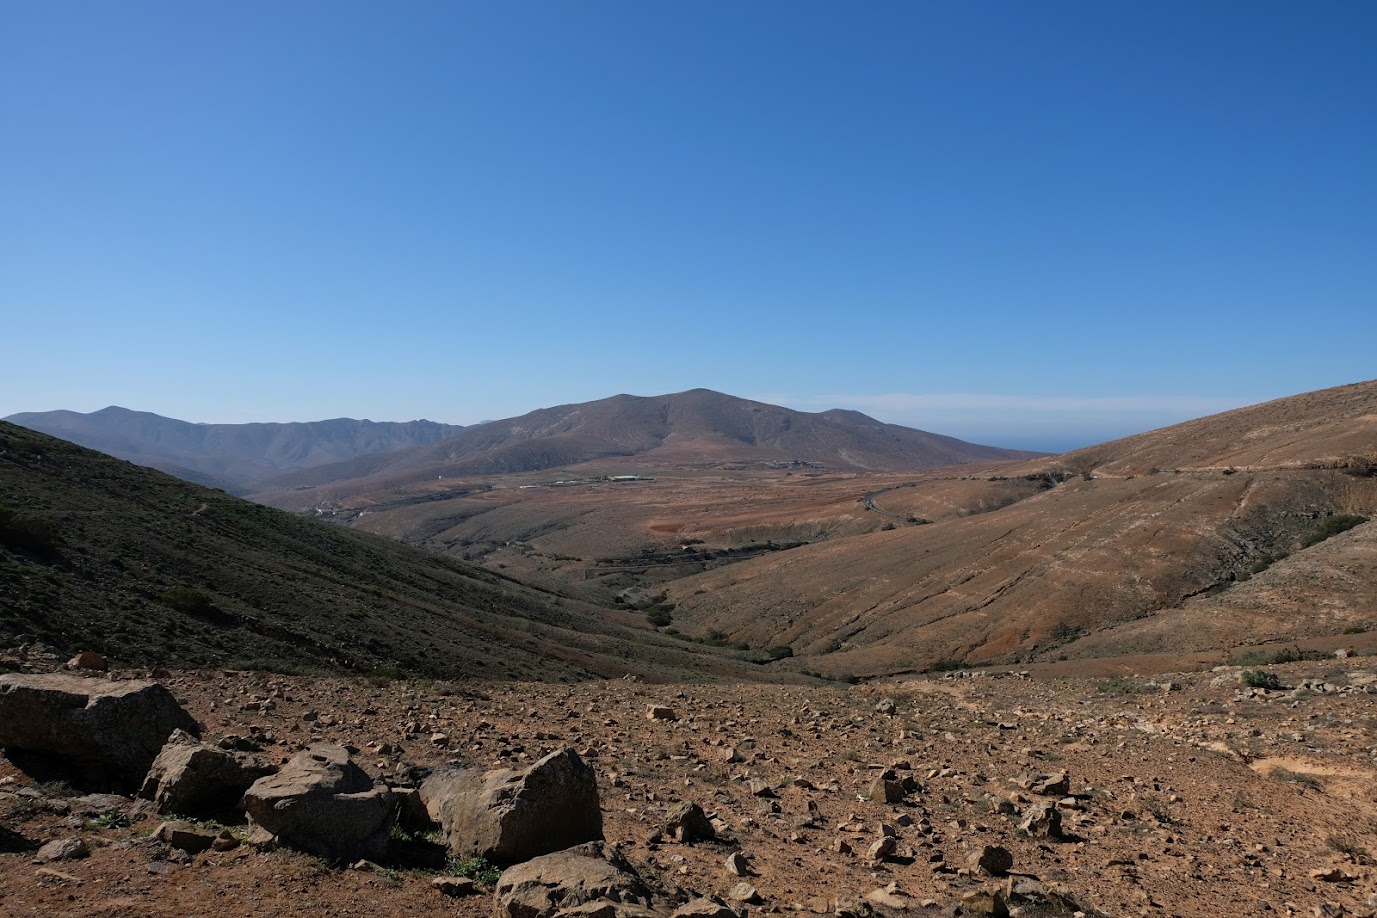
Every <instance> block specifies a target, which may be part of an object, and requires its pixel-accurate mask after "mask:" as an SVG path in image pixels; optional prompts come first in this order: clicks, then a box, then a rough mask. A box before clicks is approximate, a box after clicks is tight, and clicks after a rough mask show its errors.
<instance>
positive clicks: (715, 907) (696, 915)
mask: <svg viewBox="0 0 1377 918" xmlns="http://www.w3.org/2000/svg"><path fill="white" fill-rule="evenodd" d="M671 918H737V916H736V912H734V911H732V910H731V909H729V908H727V906H726V905H725V904H724V903H723V902H721V901H719V900H717V899H714V898H711V897H707V896H705V897H703V898H701V899H694V900H693V901H692V902H685V903H684V904H683V905H681V906H679V907H678V908H676V909H675V910H674V914H673V915H672V916H671Z"/></svg>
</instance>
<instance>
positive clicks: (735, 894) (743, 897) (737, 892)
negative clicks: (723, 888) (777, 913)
mask: <svg viewBox="0 0 1377 918" xmlns="http://www.w3.org/2000/svg"><path fill="white" fill-rule="evenodd" d="M727 898H728V899H731V900H732V901H733V902H745V903H746V904H747V905H759V904H760V903H761V902H764V901H765V900H764V899H762V898H760V893H759V892H757V891H756V888H755V887H754V886H752V885H751V884H750V883H747V882H744V881H743V882H740V883H737V884H736V885H735V886H733V887H732V888H731V891H730V892H728V893H727Z"/></svg>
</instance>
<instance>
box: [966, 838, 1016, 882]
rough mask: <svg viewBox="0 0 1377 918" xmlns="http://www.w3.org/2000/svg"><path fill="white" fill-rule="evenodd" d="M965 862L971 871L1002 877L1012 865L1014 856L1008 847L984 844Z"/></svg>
mask: <svg viewBox="0 0 1377 918" xmlns="http://www.w3.org/2000/svg"><path fill="white" fill-rule="evenodd" d="M966 863H967V864H968V865H969V866H970V868H971V873H985V874H988V875H989V876H992V877H1002V876H1004V875H1005V874H1007V873H1008V872H1009V868H1011V867H1013V866H1014V856H1013V854H1011V853H1010V852H1009V849H1008V848H1005V847H1002V846H1000V845H986V846H985V847H984V848H982V849H981V850H980V852H979V853H977V854H972V855H971V856H970V858H969V859H968V860H967V861H966Z"/></svg>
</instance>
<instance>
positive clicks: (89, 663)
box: [67, 650, 110, 672]
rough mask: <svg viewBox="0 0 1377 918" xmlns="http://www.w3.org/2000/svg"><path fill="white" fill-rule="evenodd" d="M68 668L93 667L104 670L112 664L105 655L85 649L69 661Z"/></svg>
mask: <svg viewBox="0 0 1377 918" xmlns="http://www.w3.org/2000/svg"><path fill="white" fill-rule="evenodd" d="M67 668H68V669H93V670H97V671H99V672H104V671H105V670H107V669H109V668H110V664H109V663H108V662H107V661H106V659H105V658H104V657H102V656H101V655H100V654H98V653H96V652H95V651H94V650H83V651H82V652H81V653H79V654H77V655H76V656H74V657H72V658H71V659H70V660H68V661H67Z"/></svg>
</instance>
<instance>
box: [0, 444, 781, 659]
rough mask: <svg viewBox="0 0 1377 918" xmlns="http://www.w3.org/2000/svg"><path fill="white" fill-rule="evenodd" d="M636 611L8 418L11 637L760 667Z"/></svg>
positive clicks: (5, 496)
mask: <svg viewBox="0 0 1377 918" xmlns="http://www.w3.org/2000/svg"><path fill="white" fill-rule="evenodd" d="M639 622H640V619H638V618H633V617H632V616H629V615H627V614H626V613H620V612H611V611H603V610H600V609H598V608H596V607H594V606H589V605H586V604H583V603H580V602H578V601H576V600H573V599H568V598H565V597H562V596H559V595H556V594H552V593H548V592H542V591H539V590H536V589H532V588H529V587H526V586H523V585H521V584H519V583H516V582H514V581H512V580H510V579H508V578H505V577H503V576H501V575H500V574H496V573H493V572H488V571H483V570H480V569H477V568H474V567H472V566H470V565H467V564H465V563H463V562H462V561H458V560H456V559H453V558H449V557H445V556H441V555H437V554H434V553H430V552H427V551H424V550H421V549H416V548H412V547H410V546H407V545H403V544H400V543H397V542H392V541H388V540H386V539H381V538H378V537H375V536H371V535H367V534H364V533H357V532H351V531H348V530H345V529H342V528H339V527H331V526H327V525H324V524H320V523H316V522H314V521H311V520H305V519H301V518H298V517H294V516H291V515H289V514H286V513H282V512H280V511H277V510H272V509H269V508H267V507H263V506H259V505H257V504H253V503H250V502H248V501H244V500H240V499H238V498H235V497H231V496H229V495H227V494H224V493H223V492H220V491H215V490H211V489H207V488H202V487H199V486H196V485H193V484H188V483H186V482H183V481H179V480H177V479H174V478H171V477H169V476H167V475H164V474H162V473H160V472H157V471H153V470H151V469H146V468H142V467H140V466H136V465H132V464H130V463H128V462H123V461H120V460H117V459H112V458H110V457H108V456H104V455H102V454H99V453H96V452H93V451H91V450H88V449H84V448H82V447H79V446H75V445H73V444H71V443H67V442H65V441H62V440H57V439H54V438H52V437H48V436H46V435H43V434H40V433H36V432H34V431H31V430H28V429H26V428H22V427H17V426H14V425H11V424H6V423H3V422H0V645H13V644H17V643H19V642H22V641H33V640H38V641H42V642H44V643H47V644H49V645H52V646H55V647H57V648H58V649H59V650H62V651H64V652H69V651H75V650H79V649H82V648H92V649H97V650H100V651H101V652H103V653H106V654H108V655H109V656H111V657H112V658H114V659H116V660H119V661H124V662H144V663H158V664H166V665H173V664H184V665H187V664H189V665H215V666H229V665H246V664H254V663H256V664H258V665H265V664H266V665H271V666H274V667H278V668H281V667H283V666H284V665H286V666H290V667H297V668H300V667H305V668H318V669H323V670H338V671H356V672H370V671H373V670H375V669H380V668H381V669H383V670H385V671H398V670H401V671H406V672H413V673H419V674H428V675H435V676H445V677H450V678H465V677H485V678H516V677H520V678H524V679H567V678H578V677H588V676H621V675H623V674H625V673H628V672H635V673H641V674H643V675H646V676H648V677H659V678H663V677H669V676H674V677H679V678H683V677H685V676H689V675H692V676H695V677H702V676H705V675H706V676H710V675H713V674H732V675H736V676H739V677H747V678H749V677H751V676H752V674H753V673H754V672H758V670H753V669H752V668H751V667H749V666H747V665H745V664H743V663H741V662H739V661H738V660H737V659H736V658H735V656H734V655H733V654H730V653H724V652H722V651H717V650H714V649H711V648H697V647H694V646H693V645H685V644H683V643H681V642H675V641H673V640H671V639H670V638H668V637H664V636H661V635H659V634H657V633H655V632H654V631H652V630H649V629H647V628H645V627H644V626H643V625H639V626H638V627H631V626H630V624H631V623H639Z"/></svg>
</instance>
